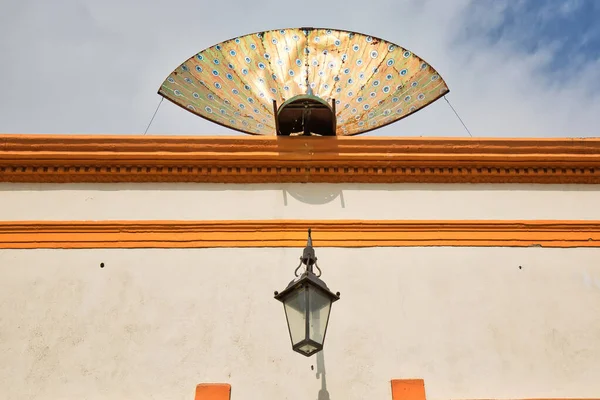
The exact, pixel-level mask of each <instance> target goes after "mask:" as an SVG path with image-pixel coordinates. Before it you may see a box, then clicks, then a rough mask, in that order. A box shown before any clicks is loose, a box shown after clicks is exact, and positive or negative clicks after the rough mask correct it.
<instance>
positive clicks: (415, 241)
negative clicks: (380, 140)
mask: <svg viewBox="0 0 600 400" xmlns="http://www.w3.org/2000/svg"><path fill="white" fill-rule="evenodd" d="M308 228H312V229H313V240H314V241H315V244H316V245H317V246H319V247H409V246H411V247H417V246H418V247H422V246H459V247H460V246H466V247H562V248H569V247H600V221H528V220H521V221H360V220H341V221H340V220H332V221H327V220H318V221H315V220H254V221H253V220H248V221H3V222H0V248H3V249H37V248H40V249H41V248H56V249H98V248H214V247H230V248H232V247H303V246H304V245H305V244H306V234H307V229H308Z"/></svg>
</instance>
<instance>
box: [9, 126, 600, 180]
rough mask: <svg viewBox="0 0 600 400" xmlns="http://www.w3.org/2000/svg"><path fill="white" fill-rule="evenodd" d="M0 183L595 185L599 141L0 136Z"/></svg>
mask: <svg viewBox="0 0 600 400" xmlns="http://www.w3.org/2000/svg"><path fill="white" fill-rule="evenodd" d="M0 182H39V183H49V182H100V183H110V182H211V183H274V182H327V183H340V182H357V183H361V182H362V183H403V182H420V183H462V182H469V183H564V184H571V183H582V184H583V183H592V184H599V183H600V139H533V138H532V139H506V138H503V139H482V138H402V137H368V136H366V137H310V138H305V137H254V136H218V137H206V136H141V135H138V136H108V135H6V134H5V135H0Z"/></svg>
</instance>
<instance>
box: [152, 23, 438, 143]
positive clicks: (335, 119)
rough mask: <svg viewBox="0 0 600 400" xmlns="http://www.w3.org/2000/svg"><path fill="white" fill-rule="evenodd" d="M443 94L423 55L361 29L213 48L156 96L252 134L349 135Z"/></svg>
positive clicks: (277, 34)
mask: <svg viewBox="0 0 600 400" xmlns="http://www.w3.org/2000/svg"><path fill="white" fill-rule="evenodd" d="M448 92H449V89H448V86H447V85H446V82H444V80H443V79H442V77H441V76H440V75H439V74H438V73H437V71H436V70H435V69H433V68H432V67H431V66H430V65H429V64H427V63H426V62H425V61H424V60H423V59H421V58H420V57H418V56H416V55H415V54H414V53H412V52H411V51H410V50H407V49H404V48H402V47H400V46H398V45H396V44H393V43H390V42H387V41H385V40H382V39H377V38H375V37H372V36H366V35H363V34H360V33H355V32H348V31H341V30H333V29H320V28H297V29H281V30H272V31H267V32H259V33H255V34H250V35H246V36H241V37H238V38H235V39H231V40H228V41H226V42H222V43H219V44H217V45H215V46H212V47H210V48H208V49H205V50H203V51H201V52H200V53H198V54H196V55H195V56H193V57H191V58H189V59H188V60H187V61H185V62H184V63H183V64H181V65H180V66H179V67H178V68H177V69H176V70H175V71H173V72H172V73H171V74H170V75H169V76H168V77H167V79H166V80H165V81H164V82H163V84H162V85H161V87H160V89H159V91H158V93H159V94H160V95H161V96H163V97H165V98H166V99H168V100H170V101H171V102H173V103H175V104H177V105H179V106H181V107H184V108H185V109H187V110H188V111H190V112H192V113H194V114H196V115H198V116H200V117H203V118H206V119H208V120H210V121H212V122H215V123H217V124H220V125H223V126H226V127H228V128H231V129H235V130H238V131H241V132H245V133H249V134H255V135H277V134H278V135H299V134H306V135H308V134H312V135H323V136H327V135H338V136H344V135H356V134H360V133H365V132H368V131H371V130H373V129H377V128H381V127H382V126H385V125H388V124H390V123H392V122H396V121H398V120H400V119H402V118H404V117H407V116H408V115H410V114H412V113H414V112H416V111H418V110H420V109H422V108H424V107H426V106H427V105H429V104H431V103H433V102H434V101H436V100H437V99H439V98H440V97H442V96H443V95H445V94H447V93H448Z"/></svg>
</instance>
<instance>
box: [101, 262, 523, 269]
mask: <svg viewBox="0 0 600 400" xmlns="http://www.w3.org/2000/svg"><path fill="white" fill-rule="evenodd" d="M100 268H104V263H100ZM519 268H521V267H519Z"/></svg>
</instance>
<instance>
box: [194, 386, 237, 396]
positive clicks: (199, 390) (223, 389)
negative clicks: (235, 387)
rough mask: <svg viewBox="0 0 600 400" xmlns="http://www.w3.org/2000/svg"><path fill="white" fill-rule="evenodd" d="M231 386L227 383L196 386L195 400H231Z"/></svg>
mask: <svg viewBox="0 0 600 400" xmlns="http://www.w3.org/2000/svg"><path fill="white" fill-rule="evenodd" d="M230 396H231V385H229V384H226V383H202V384H200V385H197V386H196V396H195V397H194V400H229V399H230Z"/></svg>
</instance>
